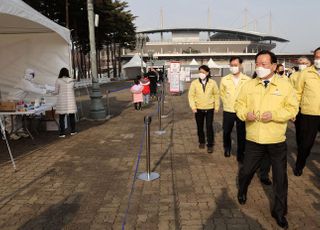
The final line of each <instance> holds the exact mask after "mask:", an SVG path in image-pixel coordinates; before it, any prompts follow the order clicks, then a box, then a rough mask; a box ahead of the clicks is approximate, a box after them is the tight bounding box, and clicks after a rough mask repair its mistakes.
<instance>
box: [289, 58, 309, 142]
mask: <svg viewBox="0 0 320 230" xmlns="http://www.w3.org/2000/svg"><path fill="white" fill-rule="evenodd" d="M310 65H311V62H310V60H309V59H308V58H307V57H300V58H299V59H298V68H299V71H296V72H294V73H293V74H291V76H290V78H289V81H290V83H291V85H292V86H293V88H294V89H296V85H297V80H298V79H299V77H300V74H301V72H302V71H303V70H304V69H305V68H307V67H309V66H310ZM300 123H301V112H300V111H299V113H298V114H297V116H296V118H295V120H294V126H295V128H296V143H297V146H299V144H300V142H301V125H300Z"/></svg>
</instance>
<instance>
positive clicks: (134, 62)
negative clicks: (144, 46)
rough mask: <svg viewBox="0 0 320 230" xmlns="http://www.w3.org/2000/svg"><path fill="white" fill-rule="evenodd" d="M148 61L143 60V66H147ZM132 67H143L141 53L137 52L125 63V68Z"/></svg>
mask: <svg viewBox="0 0 320 230" xmlns="http://www.w3.org/2000/svg"><path fill="white" fill-rule="evenodd" d="M146 66H147V65H146V63H145V62H143V67H146ZM132 67H136V68H137V67H139V68H141V58H140V56H139V54H135V55H134V56H133V57H132V58H131V59H130V61H129V62H127V63H126V64H124V65H123V67H122V68H123V69H126V68H132Z"/></svg>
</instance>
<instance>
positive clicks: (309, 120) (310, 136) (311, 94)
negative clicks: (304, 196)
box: [293, 47, 320, 176]
mask: <svg viewBox="0 0 320 230" xmlns="http://www.w3.org/2000/svg"><path fill="white" fill-rule="evenodd" d="M319 89H320V47H319V48H317V49H316V50H315V51H314V65H312V66H310V67H308V68H306V69H305V70H303V71H302V72H301V74H300V76H299V78H298V80H297V84H296V91H297V96H298V100H299V102H300V108H301V118H300V131H301V135H300V137H301V140H300V143H299V145H298V156H297V161H296V165H295V168H294V170H293V172H294V175H295V176H301V175H302V173H303V168H304V167H305V165H306V160H307V158H308V156H309V155H310V151H311V148H312V146H313V144H314V140H315V138H316V136H317V133H318V130H319V128H320V94H319Z"/></svg>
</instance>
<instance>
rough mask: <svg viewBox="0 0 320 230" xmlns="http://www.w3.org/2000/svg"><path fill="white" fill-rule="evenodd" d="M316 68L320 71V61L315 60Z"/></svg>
mask: <svg viewBox="0 0 320 230" xmlns="http://www.w3.org/2000/svg"><path fill="white" fill-rule="evenodd" d="M314 66H315V67H316V68H317V69H320V59H315V60H314Z"/></svg>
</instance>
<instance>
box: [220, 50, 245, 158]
mask: <svg viewBox="0 0 320 230" xmlns="http://www.w3.org/2000/svg"><path fill="white" fill-rule="evenodd" d="M242 62H243V60H242V58H241V57H238V56H234V57H231V58H230V61H229V65H230V72H231V73H230V74H228V75H226V76H224V77H223V78H222V79H221V82H220V97H221V100H222V104H223V122H222V127H223V147H224V156H225V157H230V154H231V132H232V129H233V126H234V123H236V127H237V145H238V146H237V160H238V162H242V160H243V154H244V148H245V141H246V130H245V124H244V122H243V121H241V120H240V119H239V118H238V117H237V115H236V112H235V111H234V103H235V100H236V98H237V96H238V94H239V92H240V89H241V87H242V86H243V85H244V84H245V83H246V82H247V81H248V80H250V79H251V78H250V77H248V76H246V75H244V74H243V73H241V71H240V69H241V66H242Z"/></svg>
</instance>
